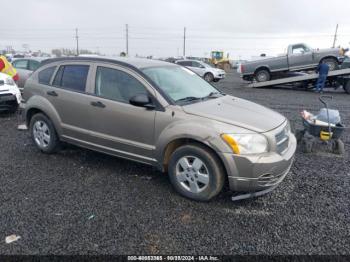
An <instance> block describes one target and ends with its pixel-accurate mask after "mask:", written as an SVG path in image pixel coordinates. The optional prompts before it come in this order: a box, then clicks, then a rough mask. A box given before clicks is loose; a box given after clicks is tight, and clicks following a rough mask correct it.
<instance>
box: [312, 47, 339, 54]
mask: <svg viewBox="0 0 350 262" xmlns="http://www.w3.org/2000/svg"><path fill="white" fill-rule="evenodd" d="M339 52H340V48H324V49H316V50H315V53H321V54H323V53H329V54H334V55H339V54H340V53H339Z"/></svg>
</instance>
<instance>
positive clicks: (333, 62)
mask: <svg viewBox="0 0 350 262" xmlns="http://www.w3.org/2000/svg"><path fill="white" fill-rule="evenodd" d="M322 61H323V62H325V63H326V64H327V65H328V66H329V71H333V70H337V69H338V67H339V63H338V61H337V59H335V58H325V59H323V60H322Z"/></svg>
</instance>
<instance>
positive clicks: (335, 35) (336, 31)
mask: <svg viewBox="0 0 350 262" xmlns="http://www.w3.org/2000/svg"><path fill="white" fill-rule="evenodd" d="M337 34H338V24H337V27H336V28H335V34H334V40H333V48H334V47H335V42H336V41H337Z"/></svg>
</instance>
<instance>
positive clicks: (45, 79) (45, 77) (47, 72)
mask: <svg viewBox="0 0 350 262" xmlns="http://www.w3.org/2000/svg"><path fill="white" fill-rule="evenodd" d="M55 69H56V67H55V66H52V67H49V68H46V69H44V70H42V71H40V72H39V74H38V78H39V84H43V85H49V84H50V80H51V77H52V75H53V73H54V72H55Z"/></svg>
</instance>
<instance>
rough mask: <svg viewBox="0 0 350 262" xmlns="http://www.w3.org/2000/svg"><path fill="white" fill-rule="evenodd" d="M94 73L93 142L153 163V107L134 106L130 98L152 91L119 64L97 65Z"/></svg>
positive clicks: (91, 114) (104, 147)
mask: <svg viewBox="0 0 350 262" xmlns="http://www.w3.org/2000/svg"><path fill="white" fill-rule="evenodd" d="M94 75H95V80H94V83H95V86H94V89H93V90H91V92H93V93H94V95H93V96H91V97H90V100H91V101H90V104H91V106H90V110H89V111H90V116H91V121H92V122H91V123H92V125H91V127H90V129H91V132H92V137H93V141H92V143H93V144H96V145H99V146H100V147H101V148H103V150H104V151H110V153H113V154H116V155H119V156H122V157H126V158H129V159H134V160H138V161H141V162H145V163H153V162H154V161H155V160H154V149H155V147H154V123H155V114H156V113H155V110H150V109H146V108H144V107H137V106H133V105H131V104H130V103H129V100H130V98H131V97H133V96H135V95H138V94H147V95H150V96H154V91H153V90H151V89H150V88H146V86H145V84H144V83H142V81H143V80H142V79H141V78H139V77H138V76H137V75H136V74H135V73H133V72H131V71H129V70H127V69H125V68H122V67H118V66H114V65H107V64H106V65H104V64H102V65H98V66H96V68H95V73H94ZM152 93H153V94H152Z"/></svg>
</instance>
